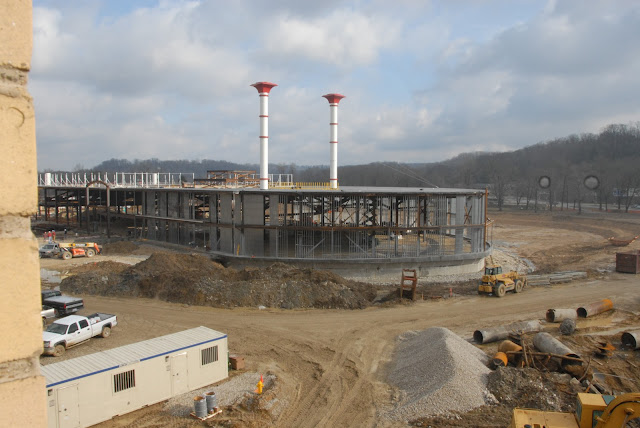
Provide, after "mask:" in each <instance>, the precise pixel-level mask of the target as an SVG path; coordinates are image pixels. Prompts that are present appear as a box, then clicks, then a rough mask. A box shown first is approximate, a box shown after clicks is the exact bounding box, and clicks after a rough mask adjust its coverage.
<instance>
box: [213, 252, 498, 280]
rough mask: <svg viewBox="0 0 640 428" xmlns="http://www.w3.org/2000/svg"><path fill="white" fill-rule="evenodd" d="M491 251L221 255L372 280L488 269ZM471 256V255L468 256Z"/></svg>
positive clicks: (233, 261)
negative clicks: (329, 256)
mask: <svg viewBox="0 0 640 428" xmlns="http://www.w3.org/2000/svg"><path fill="white" fill-rule="evenodd" d="M490 253H491V251H490V250H489V251H487V252H485V253H481V254H474V255H473V257H471V255H464V256H462V257H460V258H457V259H456V258H453V257H433V258H432V260H424V259H423V258H403V259H385V260H376V259H362V260H299V259H272V258H263V259H255V258H250V257H223V256H221V257H220V258H221V259H222V261H223V262H224V263H225V265H227V266H230V267H233V268H235V269H243V268H245V267H251V266H253V267H267V266H270V265H272V264H273V263H276V262H283V263H287V264H291V265H293V266H297V267H300V268H313V269H321V270H329V271H331V272H335V273H337V274H338V275H340V276H342V277H344V278H354V279H362V278H368V279H369V280H371V281H391V282H397V281H398V280H399V277H400V272H401V270H402V269H415V270H416V273H417V274H418V278H427V277H429V276H434V275H456V274H465V273H476V272H479V271H481V270H482V269H483V268H484V258H485V257H487V256H489V254H490ZM465 256H469V257H465Z"/></svg>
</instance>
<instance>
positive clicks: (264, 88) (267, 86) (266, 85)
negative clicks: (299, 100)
mask: <svg viewBox="0 0 640 428" xmlns="http://www.w3.org/2000/svg"><path fill="white" fill-rule="evenodd" d="M251 86H253V87H254V88H256V89H257V90H258V92H259V93H263V92H265V93H267V94H268V93H269V92H270V91H271V88H273V87H274V86H278V85H276V84H275V83H271V82H256V83H254V84H253V85H251Z"/></svg>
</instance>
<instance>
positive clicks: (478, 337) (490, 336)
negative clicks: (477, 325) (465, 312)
mask: <svg viewBox="0 0 640 428" xmlns="http://www.w3.org/2000/svg"><path fill="white" fill-rule="evenodd" d="M540 330H542V325H541V324H540V321H538V320H534V321H522V322H515V323H513V324H509V325H505V326H500V327H494V328H489V329H485V330H476V331H474V332H473V340H475V341H476V343H479V344H483V343H490V342H495V341H497V340H502V339H506V338H507V337H509V334H512V333H529V332H532V331H540Z"/></svg>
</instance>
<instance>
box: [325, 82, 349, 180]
mask: <svg viewBox="0 0 640 428" xmlns="http://www.w3.org/2000/svg"><path fill="white" fill-rule="evenodd" d="M323 97H324V98H326V99H327V101H329V128H330V136H329V147H330V149H329V153H330V156H331V161H330V163H329V183H330V187H331V189H337V188H338V103H339V102H340V100H341V99H343V98H344V97H345V96H344V95H340V94H327V95H323Z"/></svg>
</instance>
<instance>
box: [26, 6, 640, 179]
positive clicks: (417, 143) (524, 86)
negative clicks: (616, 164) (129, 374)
mask: <svg viewBox="0 0 640 428" xmlns="http://www.w3.org/2000/svg"><path fill="white" fill-rule="evenodd" d="M33 6H34V10H33V26H34V29H33V31H34V49H33V61H32V71H31V74H30V82H29V90H30V92H31V94H32V95H33V97H34V102H35V107H36V123H37V146H38V168H39V170H41V171H42V170H44V169H56V170H57V169H67V170H73V169H74V168H75V167H78V166H83V167H86V168H90V167H92V166H95V165H97V164H99V163H100V162H101V161H103V160H107V159H111V158H121V159H128V160H134V159H148V158H158V159H162V160H170V159H189V160H200V159H217V160H228V161H232V162H239V163H245V162H247V163H256V164H257V163H259V161H260V154H259V144H260V143H259V139H258V135H259V119H258V114H259V102H258V93H257V91H256V90H255V89H254V88H252V87H251V86H250V85H251V84H252V83H255V82H258V81H271V82H274V83H277V84H278V86H277V87H276V88H274V89H273V90H272V91H271V96H270V98H269V109H270V111H269V114H270V118H269V135H270V139H269V146H270V150H269V161H270V162H271V163H275V164H277V163H292V162H293V163H296V164H299V165H320V164H323V165H327V164H328V163H329V106H328V103H327V101H326V100H325V99H324V98H322V95H324V94H327V93H332V92H337V93H341V94H344V95H346V98H345V99H344V100H342V102H341V103H340V110H339V122H340V125H339V141H340V144H339V155H338V159H339V163H340V164H341V165H352V164H362V163H368V162H375V161H397V162H432V161H438V160H444V159H447V158H450V157H452V156H455V155H456V154H459V153H462V152H469V151H478V150H484V151H505V150H513V149H517V148H520V147H524V146H527V145H531V144H535V143H537V142H540V141H546V140H549V139H553V138H556V137H563V136H567V135H569V134H572V133H582V132H598V131H599V130H600V129H601V128H602V127H604V126H605V125H607V124H610V123H625V124H626V123H629V122H635V121H638V120H640V103H639V97H638V95H639V94H640V78H639V76H640V2H637V1H633V0H618V1H616V0H602V1H598V0H590V1H588V2H585V1H584V0H569V1H562V0H558V1H542V0H520V1H513V0H485V1H483V0H474V1H472V0H456V1H448V0H437V1H436V0H434V1H428V0H395V1H388V0H351V1H339V0H324V1H303V0H271V1H268V2H267V1H259V0H228V1H217V0H208V1H206V0H202V1H165V0H159V1H158V0H139V1H138V0H64V1H62V0H50V1H49V0H33ZM176 172H178V171H176Z"/></svg>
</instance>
